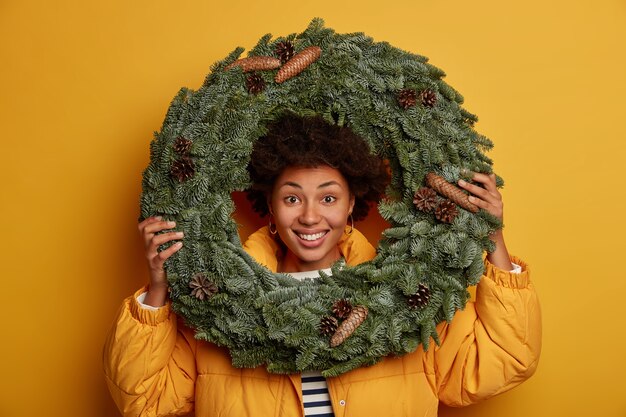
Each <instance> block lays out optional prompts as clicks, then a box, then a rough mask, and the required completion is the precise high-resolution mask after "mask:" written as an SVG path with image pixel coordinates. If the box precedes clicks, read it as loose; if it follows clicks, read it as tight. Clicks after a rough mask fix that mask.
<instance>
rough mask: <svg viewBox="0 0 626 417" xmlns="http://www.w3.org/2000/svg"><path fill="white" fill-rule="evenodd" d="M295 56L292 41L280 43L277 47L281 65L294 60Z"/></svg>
mask: <svg viewBox="0 0 626 417" xmlns="http://www.w3.org/2000/svg"><path fill="white" fill-rule="evenodd" d="M294 54H295V51H294V49H293V44H292V43H291V42H290V41H284V42H279V43H278V44H277V45H276V55H278V58H280V63H281V64H284V63H285V62H287V61H289V60H290V59H291V58H293V56H294Z"/></svg>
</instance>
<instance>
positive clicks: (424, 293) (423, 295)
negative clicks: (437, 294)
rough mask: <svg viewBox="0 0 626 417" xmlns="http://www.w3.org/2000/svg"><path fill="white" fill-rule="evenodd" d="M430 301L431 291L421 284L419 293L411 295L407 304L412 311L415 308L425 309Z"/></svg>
mask: <svg viewBox="0 0 626 417" xmlns="http://www.w3.org/2000/svg"><path fill="white" fill-rule="evenodd" d="M429 299H430V290H429V289H428V287H427V286H425V285H424V284H419V287H418V289H417V292H416V293H415V294H411V295H410V296H409V298H408V299H407V303H408V304H409V308H410V309H415V308H418V307H419V308H423V307H424V306H426V304H428V300H429Z"/></svg>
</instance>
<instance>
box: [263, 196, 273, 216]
mask: <svg viewBox="0 0 626 417" xmlns="http://www.w3.org/2000/svg"><path fill="white" fill-rule="evenodd" d="M265 201H266V203H267V210H268V211H269V212H270V216H273V215H274V210H273V209H272V201H271V200H270V198H269V197H267V199H266V200H265Z"/></svg>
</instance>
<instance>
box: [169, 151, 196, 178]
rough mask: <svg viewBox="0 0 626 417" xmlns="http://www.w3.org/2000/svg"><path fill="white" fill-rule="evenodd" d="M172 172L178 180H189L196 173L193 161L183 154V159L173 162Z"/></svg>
mask: <svg viewBox="0 0 626 417" xmlns="http://www.w3.org/2000/svg"><path fill="white" fill-rule="evenodd" d="M170 174H171V175H172V177H174V178H176V179H177V180H178V182H183V181H185V180H188V179H189V178H191V177H193V175H194V174H195V169H194V166H193V161H192V160H191V158H189V157H187V156H183V157H182V158H181V159H177V160H176V161H174V163H173V164H172V168H171V169H170Z"/></svg>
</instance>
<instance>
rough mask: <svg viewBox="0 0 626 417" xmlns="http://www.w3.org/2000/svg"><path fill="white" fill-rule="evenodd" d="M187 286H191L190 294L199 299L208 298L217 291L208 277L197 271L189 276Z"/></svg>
mask: <svg viewBox="0 0 626 417" xmlns="http://www.w3.org/2000/svg"><path fill="white" fill-rule="evenodd" d="M189 288H191V295H193V296H194V297H196V298H198V299H199V300H204V299H205V298H207V299H209V298H211V297H213V296H214V295H215V294H217V292H218V288H217V285H215V284H214V283H213V282H211V281H209V279H208V278H207V277H206V276H205V275H204V274H203V273H202V272H200V273H197V274H196V275H194V276H193V278H191V281H190V282H189Z"/></svg>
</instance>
